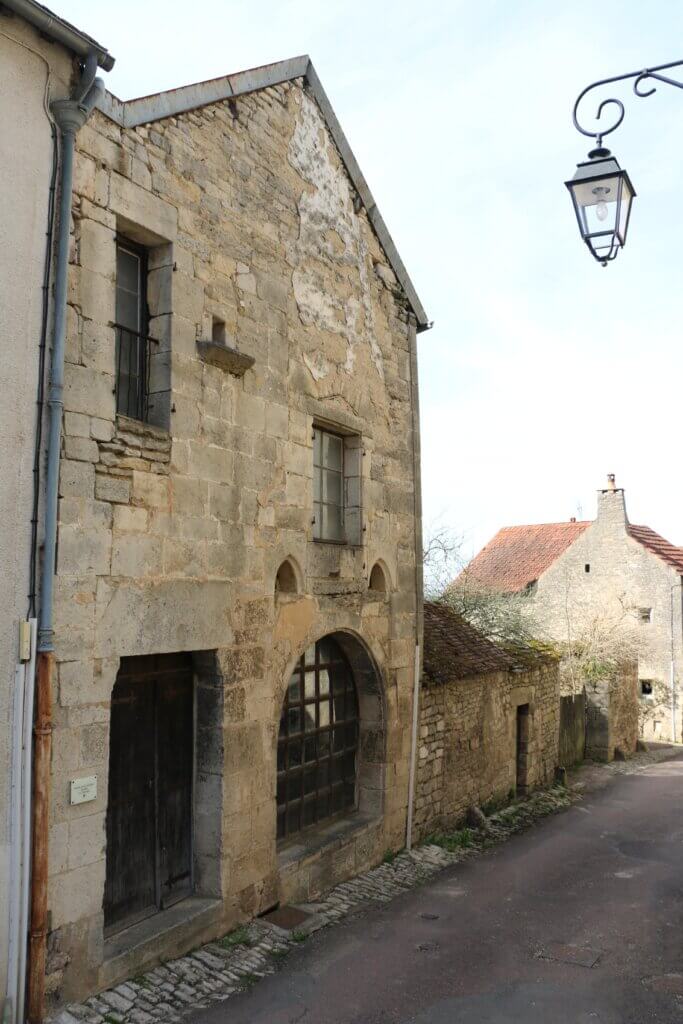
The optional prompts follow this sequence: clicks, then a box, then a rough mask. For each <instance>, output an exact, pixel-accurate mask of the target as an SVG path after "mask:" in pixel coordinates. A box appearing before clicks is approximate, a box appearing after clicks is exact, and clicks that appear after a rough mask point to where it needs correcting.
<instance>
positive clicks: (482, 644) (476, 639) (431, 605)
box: [424, 601, 516, 683]
mask: <svg viewBox="0 0 683 1024" xmlns="http://www.w3.org/2000/svg"><path fill="white" fill-rule="evenodd" d="M515 664H516V661H515V660H513V658H512V657H511V656H510V655H508V654H507V653H506V652H505V651H503V650H501V649H500V647H496V645H495V644H493V643H491V641H490V640H487V639H486V637H485V636H482V634H481V633H479V632H477V630H476V629H474V627H473V626H470V624H469V623H468V622H465V620H464V619H463V618H461V617H460V616H459V615H458V614H457V613H456V612H454V611H453V609H452V608H449V607H448V605H446V604H442V603H440V602H438V601H425V605H424V675H425V676H426V677H427V679H429V680H432V681H433V682H436V683H447V682H449V681H450V680H451V679H464V678H465V677H466V676H476V675H485V674H486V673H488V672H505V671H508V670H509V669H511V668H513V667H514V665H515Z"/></svg>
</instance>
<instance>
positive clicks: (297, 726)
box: [287, 707, 301, 736]
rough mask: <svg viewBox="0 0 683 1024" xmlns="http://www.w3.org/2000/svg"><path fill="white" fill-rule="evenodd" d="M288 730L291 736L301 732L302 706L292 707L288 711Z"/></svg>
mask: <svg viewBox="0 0 683 1024" xmlns="http://www.w3.org/2000/svg"><path fill="white" fill-rule="evenodd" d="M287 731H288V732H289V735H290V736H293V735H295V734H296V733H299V732H301V710H300V708H297V707H294V708H290V709H289V711H288V712H287Z"/></svg>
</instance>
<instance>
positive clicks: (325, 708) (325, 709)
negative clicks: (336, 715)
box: [318, 701, 330, 728]
mask: <svg viewBox="0 0 683 1024" xmlns="http://www.w3.org/2000/svg"><path fill="white" fill-rule="evenodd" d="M318 714H319V716H320V722H319V725H320V728H323V727H324V726H328V725H329V724H330V705H329V703H328V702H327V701H324V702H323V701H321V702H320V704H319V705H318Z"/></svg>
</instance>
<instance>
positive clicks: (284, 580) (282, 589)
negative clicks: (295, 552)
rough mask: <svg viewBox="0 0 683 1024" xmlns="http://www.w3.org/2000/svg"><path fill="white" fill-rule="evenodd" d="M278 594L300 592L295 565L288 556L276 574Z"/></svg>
mask: <svg viewBox="0 0 683 1024" xmlns="http://www.w3.org/2000/svg"><path fill="white" fill-rule="evenodd" d="M275 593H276V594H298V593H299V585H298V582H297V578H296V572H295V571H294V566H293V565H292V563H291V562H290V560H289V559H288V558H286V559H285V560H284V562H283V563H282V565H281V566H280V568H279V569H278V571H277V574H276V576H275Z"/></svg>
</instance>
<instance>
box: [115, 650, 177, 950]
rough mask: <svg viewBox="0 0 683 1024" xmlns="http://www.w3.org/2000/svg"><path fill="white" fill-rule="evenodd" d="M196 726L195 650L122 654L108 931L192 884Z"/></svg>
mask: <svg viewBox="0 0 683 1024" xmlns="http://www.w3.org/2000/svg"><path fill="white" fill-rule="evenodd" d="M193 733H194V726H193V687H192V661H191V658H190V656H189V655H154V656H150V657H140V658H122V659H121V668H120V670H119V674H118V676H117V679H116V684H115V686H114V691H113V694H112V707H111V731H110V753H109V802H108V806H107V873H106V882H105V896H104V922H105V930H106V931H107V933H111V932H115V931H118V930H120V929H121V928H124V927H128V926H129V925H131V924H134V923H135V921H138V920H141V919H142V918H144V917H147V916H149V915H150V914H153V913H156V911H158V910H160V909H161V908H162V907H165V906H169V905H170V904H171V903H173V902H175V901H176V900H178V899H180V898H182V897H183V896H185V895H187V894H188V893H189V892H191V890H192V784H193V778H192V776H193V762H194V752H193Z"/></svg>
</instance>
